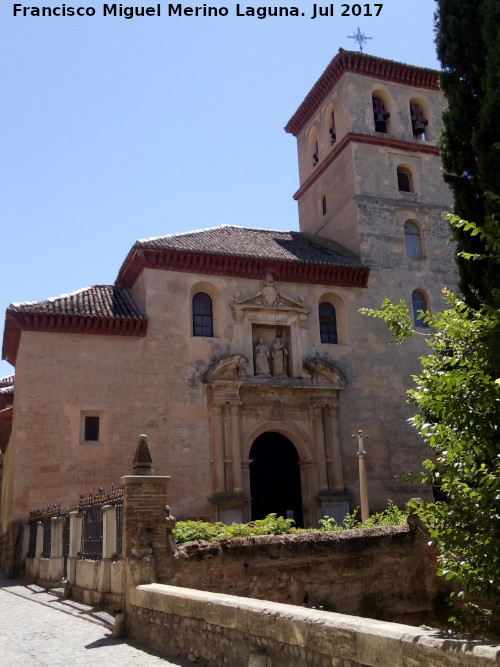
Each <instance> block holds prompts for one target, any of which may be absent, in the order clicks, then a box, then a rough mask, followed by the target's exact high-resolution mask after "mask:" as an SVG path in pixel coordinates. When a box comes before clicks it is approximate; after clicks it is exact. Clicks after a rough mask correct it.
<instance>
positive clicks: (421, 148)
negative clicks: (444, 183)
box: [293, 132, 439, 201]
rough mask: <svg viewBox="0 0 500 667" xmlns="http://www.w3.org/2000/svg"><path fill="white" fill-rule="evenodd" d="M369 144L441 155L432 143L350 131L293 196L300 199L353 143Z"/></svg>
mask: <svg viewBox="0 0 500 667" xmlns="http://www.w3.org/2000/svg"><path fill="white" fill-rule="evenodd" d="M351 143H357V144H368V145H370V146H383V147H384V148H394V149H398V150H401V151H406V152H411V153H424V154H429V155H437V156H439V148H438V147H437V146H434V145H432V144H427V143H425V142H416V141H401V140H399V139H390V138H388V137H387V136H379V135H371V134H357V133H356V132H349V133H348V134H346V135H345V137H343V138H342V139H341V140H340V141H339V142H338V143H337V144H335V145H334V147H333V148H332V150H331V152H330V153H329V154H328V155H327V156H326V158H325V159H324V160H322V161H321V162H320V163H319V164H318V166H317V167H316V168H315V169H314V171H313V172H312V174H311V175H310V176H309V178H307V179H306V180H305V181H304V183H302V185H301V186H300V188H299V189H298V190H297V192H296V193H295V194H294V195H293V198H294V199H295V200H296V201H298V200H299V199H300V198H301V197H302V195H304V194H305V193H306V192H307V190H309V188H310V187H311V185H312V184H313V183H314V182H315V181H317V180H318V178H319V177H320V176H321V174H323V173H324V172H325V171H326V169H328V167H329V166H330V165H331V164H332V163H333V162H335V160H336V159H337V158H338V157H339V155H340V154H341V153H342V152H343V151H344V150H345V149H346V148H347V147H348V146H349V145H350V144H351Z"/></svg>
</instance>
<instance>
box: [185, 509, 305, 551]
mask: <svg viewBox="0 0 500 667" xmlns="http://www.w3.org/2000/svg"><path fill="white" fill-rule="evenodd" d="M293 524H294V521H293V519H284V518H283V517H281V516H276V514H268V515H267V516H266V518H265V519H256V520H255V521H250V523H233V524H232V525H231V526H226V525H225V524H223V523H220V522H217V523H207V522H205V521H178V522H177V524H176V526H175V528H174V535H175V541H176V543H177V544H182V543H184V542H202V541H205V540H207V541H211V540H220V539H224V538H230V537H251V536H254V535H284V534H287V533H294V532H297V529H296V528H294V525H293Z"/></svg>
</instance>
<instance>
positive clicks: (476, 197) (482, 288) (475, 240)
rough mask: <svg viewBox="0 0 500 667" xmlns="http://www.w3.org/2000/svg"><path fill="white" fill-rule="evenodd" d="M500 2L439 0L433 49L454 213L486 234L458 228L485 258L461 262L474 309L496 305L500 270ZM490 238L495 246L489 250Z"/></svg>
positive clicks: (462, 247)
mask: <svg viewBox="0 0 500 667" xmlns="http://www.w3.org/2000/svg"><path fill="white" fill-rule="evenodd" d="M499 20H500V0H478V1H477V2H470V0H438V9H437V12H436V45H437V53H438V57H439V59H440V61H441V65H442V68H443V71H442V72H441V75H440V85H441V89H442V90H443V92H444V94H445V95H446V98H447V103H448V106H447V108H446V109H445V111H444V113H443V121H444V129H443V132H442V135H441V157H442V162H443V170H444V174H443V176H444V179H445V181H446V182H447V183H448V185H449V186H450V189H451V191H452V193H453V197H454V212H455V213H456V214H457V215H458V216H460V217H461V218H463V219H466V220H474V221H475V222H476V223H477V224H478V225H479V226H481V227H482V228H483V229H484V236H470V235H469V234H467V233H466V232H464V230H463V229H462V228H460V227H454V228H453V235H454V237H455V240H456V242H457V246H458V251H459V252H460V251H462V252H465V253H466V254H468V255H476V256H483V259H481V260H479V261H474V262H470V261H467V259H466V258H465V257H463V256H458V257H457V262H458V266H459V270H460V280H461V282H460V289H461V291H462V293H463V294H464V297H465V299H466V301H467V303H468V304H469V305H472V306H474V307H479V306H480V304H481V303H483V302H486V303H497V304H498V301H499V299H498V293H497V291H496V287H497V285H496V282H497V281H498V279H497V276H498V271H499V270H500V263H499V258H500V243H499V240H498V221H499V220H500V205H499V200H498V199H497V198H495V197H491V196H489V193H493V194H495V193H497V194H499V193H500V161H499V159H498V152H497V150H492V149H494V148H498V145H499V144H500V123H499V122H498V120H499V118H500V42H499V40H498V35H497V33H498V25H499ZM487 238H489V245H490V249H491V247H492V246H493V245H496V246H497V252H494V253H491V252H486V245H487Z"/></svg>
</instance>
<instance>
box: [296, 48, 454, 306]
mask: <svg viewBox="0 0 500 667" xmlns="http://www.w3.org/2000/svg"><path fill="white" fill-rule="evenodd" d="M444 104H445V100H444V97H443V95H442V94H441V92H440V90H439V87H438V72H437V71H435V70H431V69H425V68H421V67H414V66H411V65H406V64H403V63H398V62H393V61H389V60H384V59H382V58H377V57H374V56H370V55H367V54H365V53H360V52H352V51H344V50H343V49H340V50H339V53H338V54H337V55H336V56H335V57H334V58H333V60H332V61H331V62H330V64H329V65H328V67H327V68H326V70H325V71H324V72H323V74H322V75H321V77H320V78H319V79H318V81H317V82H316V83H315V85H314V86H313V88H312V89H311V91H310V92H309V93H308V95H307V96H306V98H305V99H304V101H303V102H302V104H301V105H300V106H299V108H298V109H297V111H296V112H295V114H294V115H293V116H292V118H291V119H290V120H289V122H288V123H287V125H286V127H285V130H286V131H287V132H290V133H291V134H293V135H294V136H295V137H296V138H297V149H298V161H299V181H300V187H299V189H298V190H297V192H296V193H295V195H294V198H295V199H296V200H297V202H298V207H299V224H300V230H301V232H304V233H308V234H312V235H314V236H317V237H320V238H323V239H325V240H329V241H334V242H336V243H338V244H340V245H342V246H344V247H346V248H348V249H349V250H351V251H352V252H353V253H354V254H356V255H357V256H358V257H359V258H360V260H361V262H362V263H363V264H364V265H366V266H369V267H370V268H371V276H370V286H371V287H375V286H376V285H377V283H378V284H379V285H383V284H385V285H386V286H387V284H388V282H389V284H390V283H394V281H396V282H400V277H399V276H398V274H399V272H400V271H402V270H403V271H406V269H408V268H410V269H411V271H412V273H413V276H414V277H415V271H417V272H418V281H417V283H418V284H419V285H420V284H421V285H422V286H423V285H424V283H425V289H429V290H431V291H432V283H433V284H434V285H436V283H439V287H438V293H437V297H436V299H437V300H439V301H440V295H439V291H440V289H441V286H442V285H443V284H446V285H449V286H453V285H454V283H455V267H454V263H453V261H452V250H451V248H450V246H449V245H447V240H448V230H447V226H446V224H445V223H444V221H443V220H442V219H441V214H442V213H443V211H446V210H450V208H451V196H450V193H449V191H448V188H447V186H446V184H445V183H444V181H443V180H442V178H441V162H440V157H439V149H438V146H437V143H436V139H437V137H438V134H439V131H440V129H441V109H442V107H443V106H444ZM436 271H437V273H438V274H440V275H439V276H438V277H437V278H436ZM431 274H432V279H430V278H431ZM388 295H389V294H387V293H386V296H388ZM403 296H404V298H407V294H403ZM379 303H380V302H379Z"/></svg>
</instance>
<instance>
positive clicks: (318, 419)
mask: <svg viewBox="0 0 500 667" xmlns="http://www.w3.org/2000/svg"><path fill="white" fill-rule="evenodd" d="M312 413H313V433H314V444H315V449H316V457H315V458H316V459H317V461H318V480H319V493H320V494H321V493H328V490H329V482H328V468H327V462H326V456H325V430H324V424H323V405H322V404H321V403H313V406H312Z"/></svg>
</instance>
